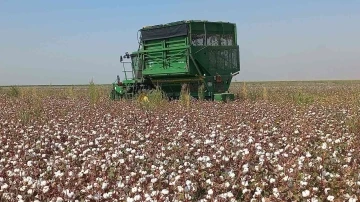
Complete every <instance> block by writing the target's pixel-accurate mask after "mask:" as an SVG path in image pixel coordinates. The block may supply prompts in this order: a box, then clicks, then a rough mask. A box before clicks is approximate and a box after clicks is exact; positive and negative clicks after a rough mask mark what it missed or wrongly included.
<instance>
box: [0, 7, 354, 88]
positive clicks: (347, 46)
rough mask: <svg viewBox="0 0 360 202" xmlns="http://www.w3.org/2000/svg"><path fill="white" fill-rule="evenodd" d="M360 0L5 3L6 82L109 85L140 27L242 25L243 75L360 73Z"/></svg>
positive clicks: (2, 81) (1, 23)
mask: <svg viewBox="0 0 360 202" xmlns="http://www.w3.org/2000/svg"><path fill="white" fill-rule="evenodd" d="M359 11H360V1H359V0H357V1H355V0H343V1H340V0H339V1H334V0H327V1H325V0H317V1H309V0H301V1H289V0H287V1H285V0H277V1H265V0H263V1H260V0H253V1H241V0H221V1H220V0H218V1H215V0H182V1H180V0H179V1H175V0H173V1H170V0H167V1H165V0H153V1H142V0H138V1H115V0H108V1H90V0H89V1H85V0H78V1H69V0H63V1H45V0H33V1H18V0H0V27H1V29H0V44H1V45H0V85H15V84H17V85H22V84H54V85H55V84H86V83H88V82H89V81H90V79H91V78H94V81H95V82H96V83H111V82H113V81H114V80H115V79H116V75H117V74H121V66H120V64H119V61H118V58H119V55H120V54H123V53H124V52H126V51H129V52H130V51H133V50H136V49H137V46H138V43H137V36H136V34H137V31H138V30H139V29H140V28H141V27H143V26H146V25H154V24H161V23H167V22H172V21H178V20H191V19H197V20H209V21H211V20H215V21H229V22H234V23H237V28H238V44H239V46H240V49H241V55H240V57H241V58H240V61H241V72H240V74H239V75H238V76H237V78H236V79H237V80H238V81H250V80H314V79H360V57H359V55H360V37H359V36H360V26H359V25H360V23H359V22H360V12H359Z"/></svg>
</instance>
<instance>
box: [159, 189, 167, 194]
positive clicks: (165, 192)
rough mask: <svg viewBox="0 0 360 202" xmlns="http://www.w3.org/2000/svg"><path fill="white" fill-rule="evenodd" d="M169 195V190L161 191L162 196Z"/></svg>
mask: <svg viewBox="0 0 360 202" xmlns="http://www.w3.org/2000/svg"><path fill="white" fill-rule="evenodd" d="M168 193H169V190H167V189H163V190H161V194H163V195H167V194H168Z"/></svg>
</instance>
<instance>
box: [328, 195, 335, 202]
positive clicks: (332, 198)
mask: <svg viewBox="0 0 360 202" xmlns="http://www.w3.org/2000/svg"><path fill="white" fill-rule="evenodd" d="M326 199H327V200H328V201H334V199H335V197H334V196H331V195H329V196H328V197H326Z"/></svg>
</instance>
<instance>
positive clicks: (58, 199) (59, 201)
mask: <svg viewBox="0 0 360 202" xmlns="http://www.w3.org/2000/svg"><path fill="white" fill-rule="evenodd" d="M63 201H64V200H63V199H62V198H61V197H57V198H56V202H63Z"/></svg>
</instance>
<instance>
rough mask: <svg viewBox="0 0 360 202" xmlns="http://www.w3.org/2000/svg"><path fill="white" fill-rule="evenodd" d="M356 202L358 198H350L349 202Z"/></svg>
mask: <svg viewBox="0 0 360 202" xmlns="http://www.w3.org/2000/svg"><path fill="white" fill-rule="evenodd" d="M356 201H358V200H357V198H352V197H351V198H349V202H356Z"/></svg>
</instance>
